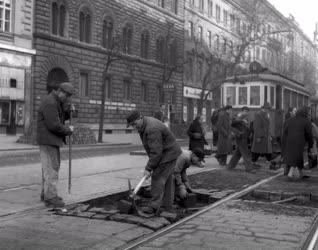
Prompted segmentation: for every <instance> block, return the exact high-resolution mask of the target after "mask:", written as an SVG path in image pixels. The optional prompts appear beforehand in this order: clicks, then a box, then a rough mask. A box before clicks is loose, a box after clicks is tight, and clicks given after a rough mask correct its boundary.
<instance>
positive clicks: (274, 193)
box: [269, 192, 282, 201]
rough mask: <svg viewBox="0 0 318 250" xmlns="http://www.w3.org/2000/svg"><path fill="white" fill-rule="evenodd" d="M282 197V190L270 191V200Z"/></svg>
mask: <svg viewBox="0 0 318 250" xmlns="http://www.w3.org/2000/svg"><path fill="white" fill-rule="evenodd" d="M281 199H282V193H281V192H270V193H269V200H270V201H280V200H281Z"/></svg>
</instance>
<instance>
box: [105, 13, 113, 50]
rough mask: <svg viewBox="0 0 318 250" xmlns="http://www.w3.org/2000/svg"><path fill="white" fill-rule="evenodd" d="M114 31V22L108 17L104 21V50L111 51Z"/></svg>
mask: <svg viewBox="0 0 318 250" xmlns="http://www.w3.org/2000/svg"><path fill="white" fill-rule="evenodd" d="M113 30H114V22H113V19H112V18H110V17H106V18H105V19H104V21H103V38H102V46H103V47H104V48H108V49H110V48H111V47H112V45H113V44H112V43H113Z"/></svg>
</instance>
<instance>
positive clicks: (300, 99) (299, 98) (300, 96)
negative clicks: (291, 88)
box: [298, 94, 304, 107]
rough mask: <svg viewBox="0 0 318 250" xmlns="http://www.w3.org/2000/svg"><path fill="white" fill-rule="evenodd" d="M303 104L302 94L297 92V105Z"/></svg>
mask: <svg viewBox="0 0 318 250" xmlns="http://www.w3.org/2000/svg"><path fill="white" fill-rule="evenodd" d="M302 106H304V96H303V95H302V94H298V107H302Z"/></svg>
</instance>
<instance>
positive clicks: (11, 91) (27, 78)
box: [0, 0, 35, 134]
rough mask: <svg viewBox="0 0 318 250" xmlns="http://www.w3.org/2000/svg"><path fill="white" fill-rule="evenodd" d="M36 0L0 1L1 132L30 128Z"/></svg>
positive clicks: (20, 130)
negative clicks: (34, 2)
mask: <svg viewBox="0 0 318 250" xmlns="http://www.w3.org/2000/svg"><path fill="white" fill-rule="evenodd" d="M32 32H33V0H19V1H18V0H0V133H7V134H16V133H17V132H18V133H20V132H23V131H24V130H25V129H26V130H28V129H29V124H30V115H31V109H30V108H31V102H32V88H31V82H32V79H31V65H32V57H33V56H34V55H35V50H34V49H33V45H32Z"/></svg>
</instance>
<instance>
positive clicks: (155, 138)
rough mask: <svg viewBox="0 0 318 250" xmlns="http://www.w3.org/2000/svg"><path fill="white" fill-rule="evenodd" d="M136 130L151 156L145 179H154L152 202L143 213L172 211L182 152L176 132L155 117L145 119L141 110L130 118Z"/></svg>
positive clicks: (133, 112) (132, 113)
mask: <svg viewBox="0 0 318 250" xmlns="http://www.w3.org/2000/svg"><path fill="white" fill-rule="evenodd" d="M128 126H132V127H133V128H135V129H136V130H137V131H138V133H139V135H140V138H141V141H142V144H143V146H144V148H145V150H146V152H147V154H148V157H149V160H148V162H147V165H146V168H145V171H144V176H147V177H150V176H151V196H152V198H151V201H150V203H149V205H148V206H147V207H143V208H142V211H143V212H144V213H147V214H154V213H157V212H159V208H160V207H162V208H163V209H164V210H170V209H171V208H172V204H173V199H174V192H173V188H174V187H173V184H174V183H173V171H174V166H175V164H176V161H177V158H178V156H179V155H180V154H181V149H180V147H179V145H178V144H177V142H176V139H175V136H174V135H173V133H172V132H171V131H170V130H169V128H167V126H165V125H164V124H163V123H162V122H161V121H159V120H158V119H156V118H153V117H148V116H142V115H141V114H140V113H139V111H137V110H135V111H132V112H131V113H130V114H129V115H128V116H127V127H128Z"/></svg>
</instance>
